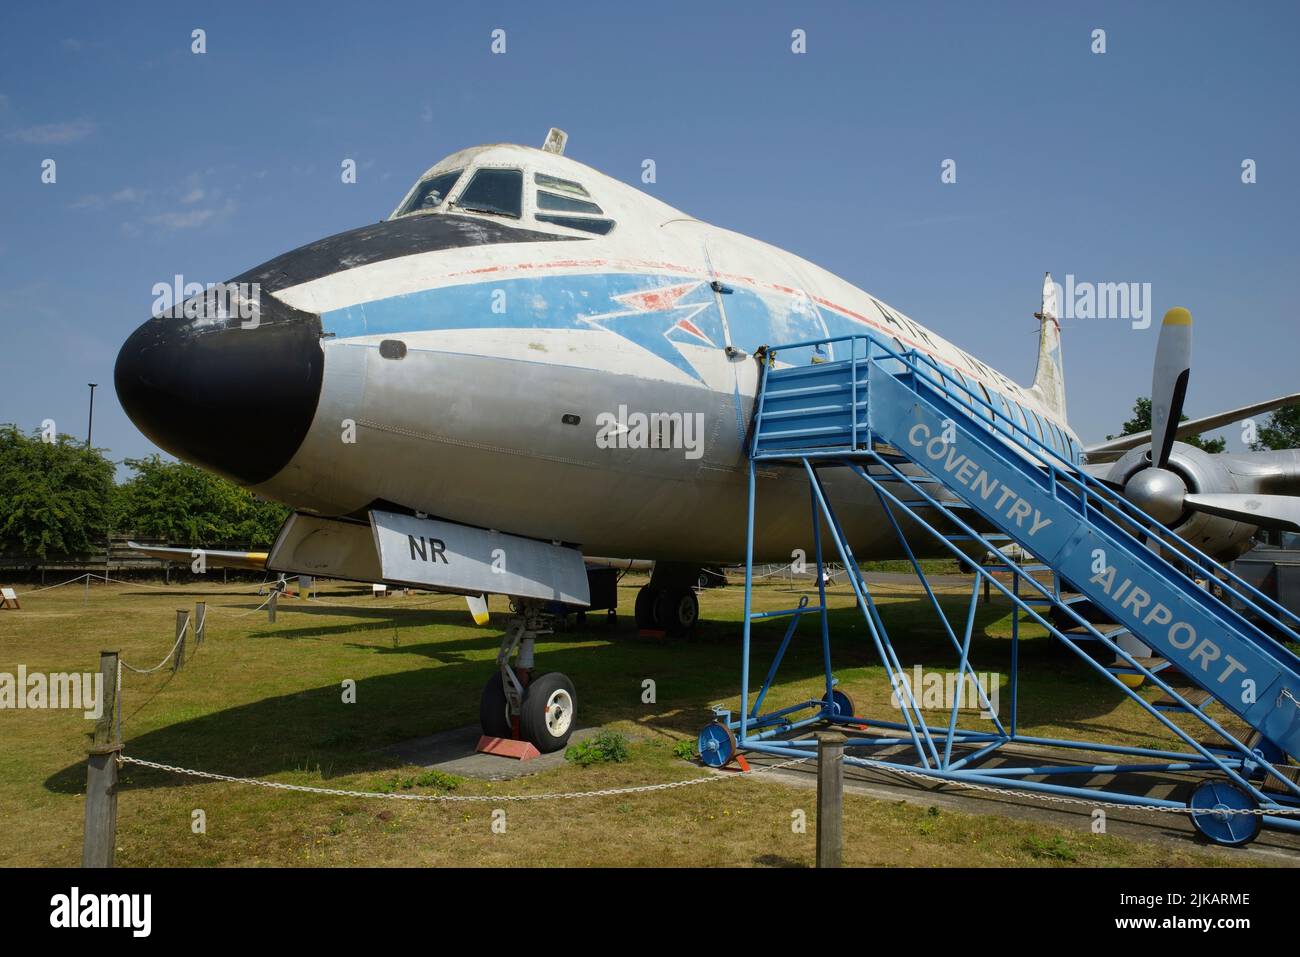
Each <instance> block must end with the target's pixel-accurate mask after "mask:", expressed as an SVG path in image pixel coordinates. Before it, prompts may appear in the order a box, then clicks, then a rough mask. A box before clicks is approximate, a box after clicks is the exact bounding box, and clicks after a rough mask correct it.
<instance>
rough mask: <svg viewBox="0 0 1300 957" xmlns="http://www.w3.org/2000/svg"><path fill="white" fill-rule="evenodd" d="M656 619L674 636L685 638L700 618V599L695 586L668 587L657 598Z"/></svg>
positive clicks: (655, 605) (661, 626) (655, 606)
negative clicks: (696, 594) (696, 595)
mask: <svg viewBox="0 0 1300 957" xmlns="http://www.w3.org/2000/svg"><path fill="white" fill-rule="evenodd" d="M654 616H655V621H657V622H658V623H659V627H660V628H662V629H663V630H664V631H665V632H666V633H667V634H668V635H669V636H670V637H672V638H685V637H687V636H688V635H690V633H691V632H692V631H694V630H695V623H696V622H697V621H699V619H700V600H699V599H698V598H696V597H695V590H694V589H693V588H668V589H665V590H664V591H662V592H660V594H659V595H658V597H657V598H655V604H654Z"/></svg>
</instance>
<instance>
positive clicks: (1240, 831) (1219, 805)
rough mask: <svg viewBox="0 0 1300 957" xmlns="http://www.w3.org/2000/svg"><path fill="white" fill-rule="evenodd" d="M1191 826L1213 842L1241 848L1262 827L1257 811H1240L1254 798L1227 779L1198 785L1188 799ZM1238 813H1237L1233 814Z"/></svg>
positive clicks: (1253, 805) (1252, 803)
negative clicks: (1190, 810) (1189, 799)
mask: <svg viewBox="0 0 1300 957" xmlns="http://www.w3.org/2000/svg"><path fill="white" fill-rule="evenodd" d="M1188 804H1189V805H1190V806H1191V808H1192V826H1193V827H1195V828H1196V830H1198V831H1200V832H1201V834H1203V835H1204V836H1205V837H1207V838H1209V839H1210V840H1211V841H1213V842H1214V843H1215V844H1222V845H1224V846H1225V847H1240V846H1241V845H1243V844H1249V843H1250V842H1251V841H1253V840H1254V839H1255V838H1256V837H1258V836H1259V831H1260V828H1262V827H1263V826H1264V822H1263V820H1262V819H1261V818H1260V816H1259V815H1258V814H1242V813H1240V812H1241V811H1248V810H1253V809H1255V808H1257V807H1259V804H1258V803H1257V802H1256V801H1255V799H1254V798H1253V797H1251V796H1250V795H1249V794H1247V793H1246V792H1245V791H1243V790H1242V789H1241V788H1239V787H1237V785H1235V784H1229V783H1228V782H1227V781H1206V782H1204V783H1202V784H1200V785H1198V786H1197V788H1196V790H1195V791H1193V792H1192V799H1191V801H1189V802H1188ZM1233 812H1238V813H1233Z"/></svg>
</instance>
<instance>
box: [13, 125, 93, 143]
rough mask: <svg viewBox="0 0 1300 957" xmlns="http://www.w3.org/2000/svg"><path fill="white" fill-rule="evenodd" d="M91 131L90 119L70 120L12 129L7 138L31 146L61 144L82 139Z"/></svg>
mask: <svg viewBox="0 0 1300 957" xmlns="http://www.w3.org/2000/svg"><path fill="white" fill-rule="evenodd" d="M93 132H95V124H94V123H92V122H91V121H90V120H70V121H68V122H66V123H46V124H44V125H42V126H28V127H25V128H23V129H21V130H14V131H13V132H12V133H10V134H9V139H11V140H15V141H16V142H19V143H27V144H30V145H33V146H61V145H64V144H66V143H75V142H77V140H84V139H85V138H86V137H87V136H89V135H90V134H91V133H93Z"/></svg>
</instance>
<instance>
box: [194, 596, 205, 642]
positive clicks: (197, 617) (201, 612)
mask: <svg viewBox="0 0 1300 957" xmlns="http://www.w3.org/2000/svg"><path fill="white" fill-rule="evenodd" d="M207 624H208V603H207V602H206V601H196V602H195V603H194V644H195V646H196V647H197V646H198V645H201V644H203V633H204V631H205V630H206V629H207Z"/></svg>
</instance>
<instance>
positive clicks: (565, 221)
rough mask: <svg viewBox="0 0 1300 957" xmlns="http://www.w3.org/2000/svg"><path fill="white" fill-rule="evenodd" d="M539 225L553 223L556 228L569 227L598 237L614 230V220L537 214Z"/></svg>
mask: <svg viewBox="0 0 1300 957" xmlns="http://www.w3.org/2000/svg"><path fill="white" fill-rule="evenodd" d="M537 221H538V222H539V223H553V224H554V225H556V226H568V227H569V228H570V229H581V230H582V231H583V232H586V233H595V234H596V235H597V236H604V235H605V234H606V233H607V232H609V231H610V230H611V229H613V228H614V221H613V220H612V219H590V218H588V217H586V216H547V215H546V214H545V213H538V214H537Z"/></svg>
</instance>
